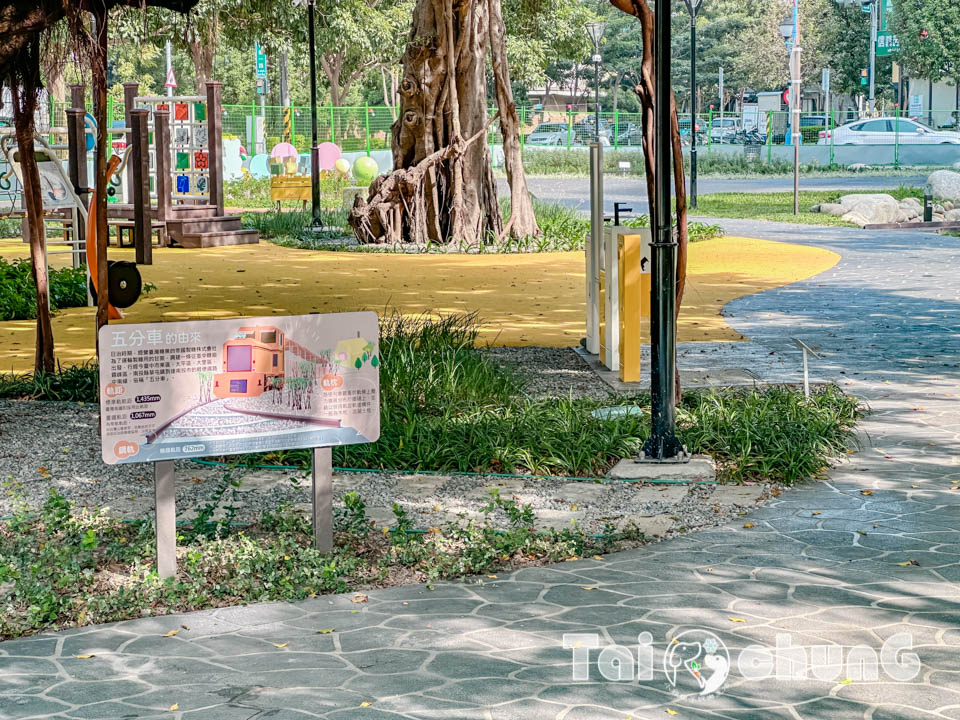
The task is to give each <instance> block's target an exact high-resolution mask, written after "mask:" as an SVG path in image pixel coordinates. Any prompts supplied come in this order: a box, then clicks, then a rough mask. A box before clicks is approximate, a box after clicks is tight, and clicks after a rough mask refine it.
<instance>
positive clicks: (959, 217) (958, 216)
mask: <svg viewBox="0 0 960 720" xmlns="http://www.w3.org/2000/svg"><path fill="white" fill-rule="evenodd" d="M943 219H944V220H947V221H949V222H957V221H960V208H957V209H954V210H947V211H946V212H945V213H944V214H943Z"/></svg>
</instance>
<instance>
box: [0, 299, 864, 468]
mask: <svg viewBox="0 0 960 720" xmlns="http://www.w3.org/2000/svg"><path fill="white" fill-rule="evenodd" d="M478 332H479V327H478V326H477V324H476V321H475V318H474V317H473V316H469V315H467V316H464V315H454V316H449V317H445V318H441V319H431V318H427V317H421V318H415V319H411V318H405V317H403V316H401V315H399V314H394V315H392V316H389V317H386V318H383V319H382V321H381V339H380V357H381V364H380V368H381V370H380V387H381V409H380V424H381V431H380V439H379V440H378V441H377V442H376V443H369V444H364V445H351V446H346V447H335V448H334V449H333V457H334V462H335V464H336V465H337V466H339V467H347V468H368V469H380V470H406V471H421V470H430V471H438V472H506V473H520V474H525V473H531V474H538V475H540V474H542V475H561V476H587V477H597V476H602V475H604V474H605V473H606V472H607V471H608V470H609V469H610V467H612V466H613V465H614V464H615V463H616V462H617V461H619V460H620V459H622V458H625V457H631V456H633V455H636V454H637V453H638V452H639V450H640V448H641V446H642V445H643V442H644V441H645V440H646V438H647V436H648V434H649V407H650V397H649V395H647V394H639V395H612V394H611V396H610V397H608V398H604V399H597V398H575V397H561V398H546V399H531V398H530V397H528V396H527V395H526V394H525V393H524V381H523V379H522V377H521V375H520V374H519V373H520V372H522V368H517V369H508V368H504V367H502V366H500V365H498V364H497V363H496V362H495V361H494V359H493V358H492V356H490V355H489V354H487V353H485V352H483V351H482V350H480V349H478V348H477V347H476V343H477V338H478ZM96 393H97V375H96V367H95V366H84V367H81V368H70V369H69V370H67V371H64V372H62V373H53V374H50V375H41V376H38V377H33V376H30V375H25V376H5V377H3V376H0V397H34V398H37V399H61V400H83V401H95V400H96ZM617 405H636V406H639V407H641V408H643V409H644V412H643V413H642V414H641V413H631V414H627V415H624V416H622V417H618V418H614V419H600V418H597V417H594V415H593V411H595V410H598V409H600V408H603V407H610V406H617ZM858 415H859V410H858V403H857V401H856V400H855V399H854V398H850V397H848V396H846V395H844V394H843V393H842V392H841V391H840V390H839V389H837V388H836V387H834V386H829V387H827V388H825V389H823V390H821V391H820V392H817V393H815V394H814V395H813V397H811V398H810V399H809V400H808V399H806V398H805V397H804V396H803V393H802V392H801V391H799V390H798V389H795V388H783V387H777V388H766V389H731V390H724V389H714V390H694V391H688V392H686V393H684V395H683V399H682V402H681V403H680V406H679V408H678V412H677V418H678V419H677V432H678V435H679V437H680V438H681V439H682V440H683V442H684V443H685V444H686V445H687V447H688V449H689V450H690V451H691V452H694V453H706V454H709V455H711V456H712V457H714V458H715V459H716V461H717V464H718V467H719V471H720V476H721V477H722V478H723V479H726V480H730V481H736V482H739V481H743V480H775V481H781V482H787V483H793V482H797V481H799V480H802V479H804V478H807V477H810V476H811V475H813V474H815V473H816V472H818V471H819V470H820V468H822V467H823V466H824V465H826V464H827V463H828V462H830V460H831V459H832V458H835V457H836V456H838V455H840V454H841V453H843V450H844V448H846V447H847V444H848V443H850V442H851V440H852V436H851V431H852V428H853V426H854V424H855V422H856V420H857V418H858ZM311 457H312V454H311V451H309V450H285V451H277V452H271V453H266V454H255V455H247V456H243V457H241V458H240V461H241V462H244V463H249V464H260V463H264V464H269V465H292V466H299V467H308V466H309V464H310V462H311Z"/></svg>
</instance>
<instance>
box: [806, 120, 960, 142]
mask: <svg viewBox="0 0 960 720" xmlns="http://www.w3.org/2000/svg"><path fill="white" fill-rule="evenodd" d="M831 134H832V135H833V138H832V140H833V144H834V145H894V144H897V143H899V144H902V145H960V133H958V132H953V131H951V130H933V129H932V128H929V127H927V126H926V125H923V124H922V123H918V122H917V121H916V120H910V119H908V118H895V117H879V118H864V119H863V120H857V121H855V122H852V123H847V124H846V125H841V126H840V127H838V128H834V129H833V130H821V131H820V139H819V140H817V144H818V145H829V144H830V141H831V137H830V136H831Z"/></svg>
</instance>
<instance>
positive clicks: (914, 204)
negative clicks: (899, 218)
mask: <svg viewBox="0 0 960 720" xmlns="http://www.w3.org/2000/svg"><path fill="white" fill-rule="evenodd" d="M904 205H910V206H912V207H915V208H917V210H923V203H922V202H920V201H919V200H918V199H917V198H915V197H905V198H904V199H903V200H901V201H900V207H904Z"/></svg>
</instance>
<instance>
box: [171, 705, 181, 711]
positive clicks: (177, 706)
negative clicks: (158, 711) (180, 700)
mask: <svg viewBox="0 0 960 720" xmlns="http://www.w3.org/2000/svg"><path fill="white" fill-rule="evenodd" d="M179 709H180V705H179V704H177V703H174V704H173V705H171V706H170V712H176V711H177V710H179Z"/></svg>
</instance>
